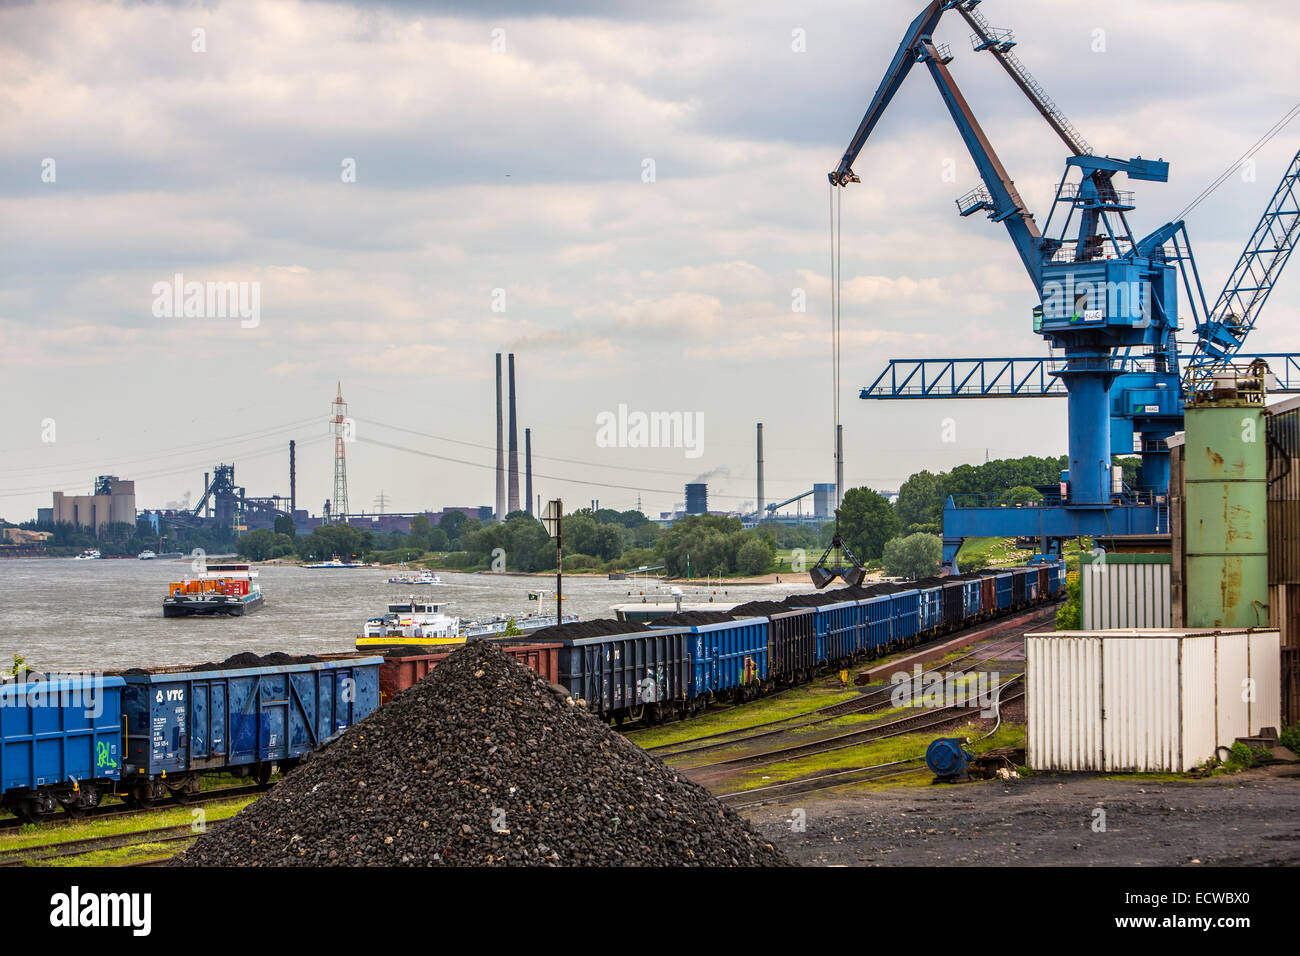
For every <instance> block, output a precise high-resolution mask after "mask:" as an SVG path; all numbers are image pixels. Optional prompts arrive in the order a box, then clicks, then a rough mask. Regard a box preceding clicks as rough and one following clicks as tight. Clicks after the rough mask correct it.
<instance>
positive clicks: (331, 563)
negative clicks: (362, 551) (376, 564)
mask: <svg viewBox="0 0 1300 956" xmlns="http://www.w3.org/2000/svg"><path fill="white" fill-rule="evenodd" d="M370 566H371V565H369V564H366V563H365V562H364V561H340V560H339V556H338V555H337V554H336V555H334V557H332V558H330V559H329V560H328V561H317V562H316V563H315V564H304V565H303V567H304V568H313V569H317V568H368V567H370Z"/></svg>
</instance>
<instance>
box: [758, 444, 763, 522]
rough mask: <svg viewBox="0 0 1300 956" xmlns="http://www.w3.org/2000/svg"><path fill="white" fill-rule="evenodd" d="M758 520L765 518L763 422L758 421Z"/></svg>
mask: <svg viewBox="0 0 1300 956" xmlns="http://www.w3.org/2000/svg"><path fill="white" fill-rule="evenodd" d="M758 520H759V521H762V520H763V423H762V422H759V423H758Z"/></svg>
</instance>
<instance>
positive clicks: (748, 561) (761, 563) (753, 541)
mask: <svg viewBox="0 0 1300 956" xmlns="http://www.w3.org/2000/svg"><path fill="white" fill-rule="evenodd" d="M772 554H773V549H772V546H771V543H770V539H768V538H764V537H762V536H761V535H757V534H756V535H754V536H753V537H751V538H750V539H749V540H748V541H746V542H745V543H744V544H742V545H741V546H740V551H738V552H737V553H736V570H737V571H739V572H740V573H741V574H750V575H754V574H765V573H766V572H767V570H768V568H770V567H771V566H772Z"/></svg>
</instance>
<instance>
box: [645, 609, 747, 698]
mask: <svg viewBox="0 0 1300 956" xmlns="http://www.w3.org/2000/svg"><path fill="white" fill-rule="evenodd" d="M670 626H671V625H670ZM651 627H654V625H653V624H652V625H651ZM684 629H685V630H687V631H689V632H690V633H691V635H692V638H693V639H692V640H691V641H690V642H689V645H688V646H689V650H690V655H691V686H690V692H689V696H690V697H707V696H709V695H710V694H714V695H718V696H724V697H735V698H737V699H740V698H742V697H748V696H750V695H749V693H748V691H754V692H757V690H758V688H759V686H761V684H762V683H763V682H764V681H765V680H767V677H768V660H769V658H768V620H767V618H765V617H745V618H740V619H738V620H734V621H722V622H720V623H716V624H696V625H691V626H689V627H685V628H684Z"/></svg>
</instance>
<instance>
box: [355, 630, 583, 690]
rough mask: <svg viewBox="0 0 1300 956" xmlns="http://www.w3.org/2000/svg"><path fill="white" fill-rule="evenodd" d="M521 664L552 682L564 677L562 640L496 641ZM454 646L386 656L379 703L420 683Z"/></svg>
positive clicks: (382, 671) (382, 669)
mask: <svg viewBox="0 0 1300 956" xmlns="http://www.w3.org/2000/svg"><path fill="white" fill-rule="evenodd" d="M492 643H494V644H496V645H497V646H498V647H500V648H501V650H503V651H505V653H507V654H509V655H510V656H511V657H513V658H515V659H516V660H518V661H519V662H520V663H521V664H523V665H524V666H526V667H529V668H531V669H533V670H535V671H536V672H537V673H538V674H539V675H540V676H541V677H543V678H544V679H545V680H548V681H550V682H551V683H552V684H557V683H559V680H560V655H559V649H560V645H559V644H507V643H501V642H498V641H493V642H492ZM451 653H452V650H446V651H438V652H437V653H434V654H401V655H392V656H388V657H385V658H384V661H383V663H382V664H380V665H379V703H380V704H386V703H388V702H389V701H390V700H392V699H393V698H394V697H396V696H397V695H398V694H400V693H401V692H402V691H404V690H406V689H407V688H408V687H411V686H413V685H414V684H417V683H419V682H420V681H421V680H423V679H424V678H425V677H427V676H428V675H429V672H430V671H432V670H433V669H434V668H435V667H437V666H438V665H439V664H441V663H442V662H443V661H445V660H446V659H447V658H448V656H450V655H451Z"/></svg>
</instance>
